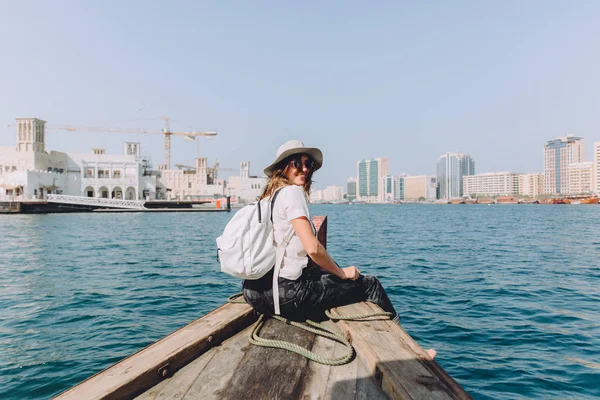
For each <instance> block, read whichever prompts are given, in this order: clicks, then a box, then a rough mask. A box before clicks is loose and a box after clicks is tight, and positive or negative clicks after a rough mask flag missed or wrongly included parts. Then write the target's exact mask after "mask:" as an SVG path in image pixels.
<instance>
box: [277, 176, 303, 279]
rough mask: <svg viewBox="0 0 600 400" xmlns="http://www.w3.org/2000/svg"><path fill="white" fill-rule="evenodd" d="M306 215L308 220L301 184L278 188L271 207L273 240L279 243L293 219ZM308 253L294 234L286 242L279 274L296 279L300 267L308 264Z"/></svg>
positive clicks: (300, 271)
mask: <svg viewBox="0 0 600 400" xmlns="http://www.w3.org/2000/svg"><path fill="white" fill-rule="evenodd" d="M298 217H306V218H307V219H308V221H309V222H310V215H309V213H308V202H307V199H306V195H305V194H304V188H303V187H302V186H296V185H290V186H286V187H284V188H283V189H281V190H280V192H279V194H278V195H277V198H276V199H275V207H274V208H273V231H274V236H275V241H276V242H277V243H281V241H282V240H283V237H284V236H285V234H286V233H287V232H288V229H290V227H291V226H292V224H291V222H290V221H292V220H293V219H296V218H298ZM307 256H308V253H307V252H306V250H304V246H302V242H300V238H298V235H294V236H293V237H292V239H291V240H290V243H289V244H288V246H287V248H286V250H285V255H284V257H283V264H282V266H281V272H280V273H279V276H281V277H282V278H286V279H290V280H296V279H298V278H299V277H300V275H302V269H304V268H305V267H306V265H307V264H308V258H307Z"/></svg>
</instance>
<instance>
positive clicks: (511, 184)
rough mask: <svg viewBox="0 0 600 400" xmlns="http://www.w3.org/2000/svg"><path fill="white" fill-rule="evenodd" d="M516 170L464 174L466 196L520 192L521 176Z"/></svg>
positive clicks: (504, 194)
mask: <svg viewBox="0 0 600 400" xmlns="http://www.w3.org/2000/svg"><path fill="white" fill-rule="evenodd" d="M520 175H521V174H517V173H514V172H488V173H485V174H476V175H465V176H463V178H462V179H463V188H464V189H463V190H464V194H465V196H467V195H468V196H473V197H475V196H511V195H518V194H519V176H520Z"/></svg>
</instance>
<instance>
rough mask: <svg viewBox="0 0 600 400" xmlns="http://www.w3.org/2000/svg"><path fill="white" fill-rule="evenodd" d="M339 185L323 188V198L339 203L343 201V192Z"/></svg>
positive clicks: (329, 201)
mask: <svg viewBox="0 0 600 400" xmlns="http://www.w3.org/2000/svg"><path fill="white" fill-rule="evenodd" d="M343 190H344V189H343V188H342V187H341V186H327V187H326V188H325V189H324V190H323V199H324V201H326V202H328V203H339V202H342V201H344V193H343Z"/></svg>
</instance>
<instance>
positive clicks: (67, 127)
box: [9, 117, 217, 169]
mask: <svg viewBox="0 0 600 400" xmlns="http://www.w3.org/2000/svg"><path fill="white" fill-rule="evenodd" d="M162 119H163V120H164V121H165V127H164V129H163V130H162V131H152V130H147V129H124V128H98V127H91V126H79V125H53V124H48V125H46V129H49V130H63V131H69V132H75V131H87V132H112V133H149V134H163V135H165V153H164V157H165V169H171V136H183V137H185V138H186V139H188V140H196V137H198V136H208V137H214V136H217V132H172V131H171V128H170V126H169V117H162ZM15 126H16V125H9V127H15Z"/></svg>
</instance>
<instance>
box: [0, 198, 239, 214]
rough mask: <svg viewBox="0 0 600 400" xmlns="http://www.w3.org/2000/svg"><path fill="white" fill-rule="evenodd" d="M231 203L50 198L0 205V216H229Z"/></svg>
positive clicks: (2, 203) (227, 200) (1, 203)
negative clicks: (106, 214) (214, 213)
mask: <svg viewBox="0 0 600 400" xmlns="http://www.w3.org/2000/svg"><path fill="white" fill-rule="evenodd" d="M230 211H231V201H230V198H229V197H226V200H225V204H223V205H222V204H221V202H220V201H219V200H217V201H216V202H213V201H211V200H148V201H143V200H117V199H104V198H93V197H84V196H62V195H49V196H48V200H47V201H39V200H37V201H4V202H0V214H50V213H81V212H105V213H106V212H110V213H114V212H230Z"/></svg>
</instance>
